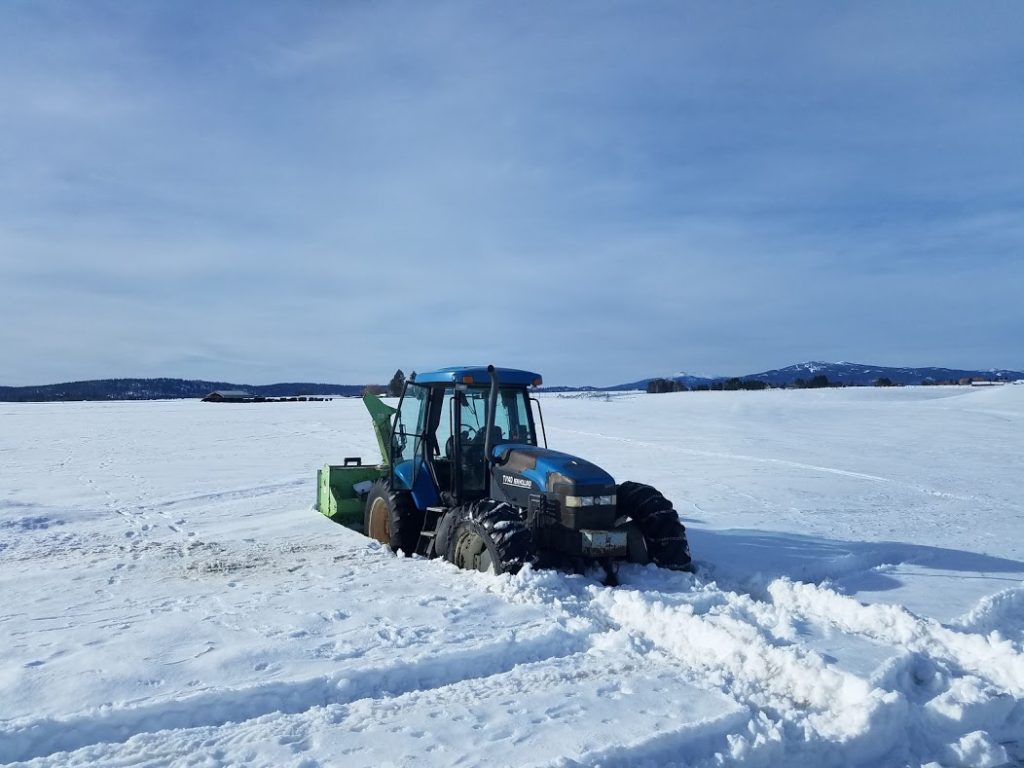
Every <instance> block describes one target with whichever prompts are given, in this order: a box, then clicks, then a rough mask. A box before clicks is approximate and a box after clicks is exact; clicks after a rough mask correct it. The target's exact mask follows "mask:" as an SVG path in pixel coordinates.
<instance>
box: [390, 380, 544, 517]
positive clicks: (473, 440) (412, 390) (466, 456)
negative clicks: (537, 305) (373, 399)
mask: <svg viewBox="0 0 1024 768" xmlns="http://www.w3.org/2000/svg"><path fill="white" fill-rule="evenodd" d="M540 383H541V377H540V375H538V374H536V373H532V372H530V371H520V370H514V369H510V368H497V369H495V368H492V367H488V368H480V367H477V368H469V367H453V368H443V369H441V370H438V371H431V372H428V373H422V374H419V375H416V374H414V375H413V376H411V377H410V379H409V380H408V381H407V382H406V385H405V389H404V391H403V393H402V397H401V400H400V401H399V405H398V410H397V413H396V414H395V416H394V421H393V423H392V428H391V436H390V437H391V440H390V446H389V459H390V461H389V465H390V467H391V478H390V481H391V484H392V487H393V488H396V489H405V490H407V491H410V492H411V493H412V495H413V498H414V500H415V502H416V506H417V507H419V508H420V509H425V508H427V507H430V506H436V505H441V506H445V507H449V506H453V505H456V504H463V503H466V502H470V501H475V500H477V499H482V498H485V497H488V496H492V495H493V493H492V488H491V486H492V478H493V475H492V473H491V471H490V465H491V462H490V461H488V457H491V456H493V455H494V453H495V448H496V447H497V446H502V448H503V449H506V450H507V449H513V448H516V447H522V448H536V447H537V446H538V437H537V427H536V422H535V420H534V415H533V408H532V407H531V405H532V403H531V401H533V402H536V400H535V399H534V398H531V397H530V392H529V388H530V387H534V386H538V385H539V384H540ZM539 412H540V410H539V404H538V413H539Z"/></svg>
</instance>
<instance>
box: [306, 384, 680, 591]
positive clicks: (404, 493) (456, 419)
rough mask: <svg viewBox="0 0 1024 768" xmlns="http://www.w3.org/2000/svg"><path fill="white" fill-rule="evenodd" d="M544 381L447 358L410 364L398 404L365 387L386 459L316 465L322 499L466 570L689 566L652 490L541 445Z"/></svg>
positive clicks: (364, 528) (334, 510)
mask: <svg viewBox="0 0 1024 768" xmlns="http://www.w3.org/2000/svg"><path fill="white" fill-rule="evenodd" d="M540 383H541V377H540V376H539V375H537V374H536V373H531V372H529V371H519V370H514V369H511V368H495V367H494V366H487V367H486V368H480V367H477V368H443V369H441V370H438V371H432V372H430V373H424V374H420V375H419V376H416V375H415V374H414V375H413V376H410V377H409V380H408V381H407V382H406V384H405V389H404V390H403V393H402V397H401V399H400V400H399V403H398V408H397V409H396V408H391V407H390V406H388V405H386V404H384V403H383V402H381V401H380V400H379V399H378V398H376V397H374V396H373V395H366V396H365V397H364V398H363V402H364V403H365V404H366V407H367V409H368V410H369V411H370V416H371V418H372V420H373V426H374V430H375V432H376V433H377V440H378V442H379V443H380V448H381V454H382V461H381V463H380V464H377V465H373V466H367V465H363V464H362V461H361V459H356V458H348V459H345V463H344V464H343V465H341V466H335V465H326V466H325V467H324V468H323V469H321V470H320V471H319V492H318V497H317V507H318V509H319V510H320V511H321V512H322V513H323V514H325V515H327V516H328V517H330V518H331V519H332V520H335V521H337V522H339V523H341V524H343V525H346V526H348V527H350V528H354V529H355V530H358V531H360V532H362V533H364V534H366V535H367V536H369V537H370V538H373V539H376V540H377V541H380V542H382V543H384V544H387V545H388V546H389V547H391V548H392V549H394V550H398V549H401V550H403V551H404V552H407V553H416V554H419V555H423V556H424V557H443V558H445V559H446V560H448V561H449V562H452V563H454V564H455V565H457V566H459V567H461V568H467V569H470V570H480V571H493V572H494V573H509V572H511V573H514V572H515V571H518V570H519V569H520V568H521V567H522V566H523V565H525V564H526V563H532V564H534V565H538V566H542V567H543V566H555V567H565V568H571V569H573V570H584V569H585V568H587V567H588V566H592V565H595V564H599V565H601V566H602V567H603V568H604V570H605V573H606V576H607V583H615V581H616V577H615V574H616V571H617V568H618V563H620V562H622V561H628V562H636V563H652V562H653V563H655V564H656V565H659V566H661V567H664V568H671V569H674V570H690V568H691V563H690V549H689V545H688V544H687V541H686V531H685V529H684V528H683V525H682V523H681V522H680V521H679V516H678V515H677V514H676V512H675V510H674V509H673V508H672V504H671V503H670V502H669V501H668V500H667V499H665V497H664V496H662V495H661V493H659V492H658V491H656V490H655V489H654V488H652V487H651V486H649V485H643V484H640V483H633V482H623V483H618V484H616V483H615V481H614V480H613V479H612V477H611V475H609V474H608V473H607V472H605V471H604V470H602V469H600V468H599V467H597V466H595V465H594V464H591V463H590V462H588V461H584V460H583V459H580V458H577V457H575V456H570V455H568V454H565V453H560V452H558V451H553V450H550V449H548V448H547V438H546V435H545V431H544V421H543V414H542V413H541V410H540V403H539V402H538V401H537V399H536V398H532V397H530V392H529V390H530V387H536V386H539V385H540ZM533 406H536V413H537V415H538V416H539V419H540V429H541V432H540V435H541V437H542V438H543V442H544V447H540V442H539V441H538V433H537V421H536V420H535V418H534V407H533Z"/></svg>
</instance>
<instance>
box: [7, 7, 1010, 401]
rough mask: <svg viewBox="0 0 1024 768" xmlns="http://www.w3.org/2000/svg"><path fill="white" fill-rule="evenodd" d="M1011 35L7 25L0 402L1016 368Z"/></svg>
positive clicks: (117, 14)
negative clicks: (517, 379)
mask: <svg viewBox="0 0 1024 768" xmlns="http://www.w3.org/2000/svg"><path fill="white" fill-rule="evenodd" d="M1021 29H1024V6H1022V5H1020V4H1019V3H1016V2H980V3H967V2H963V3H947V2H917V3H900V2H893V3H877V4H866V3H863V4H853V3H770V4H769V3H761V4H744V3H731V2H726V3H680V2H603V3H578V2H560V3H548V2H539V1H530V0H527V1H526V2H515V3H512V2H509V3H480V2H431V3H421V2H406V3H391V2H348V3H345V2H332V3H327V2H323V3H317V2H302V3H288V4H285V3H259V2H213V3H207V2H173V3H172V2H169V3H156V2H141V3H126V2H111V3H105V2H17V1H14V2H5V3H3V4H2V5H0V35H2V44H0V104H3V108H2V110H0V384H7V385H19V384H41V383H49V382H54V381H65V380H71V379H88V378H106V377H115V376H181V377H188V378H210V379H218V380H228V381H236V382H245V383H267V382H273V381H282V380H291V381H296V380H304V381H332V382H345V383H349V382H351V383H359V382H365V381H380V380H386V379H387V378H389V377H390V375H391V373H393V372H394V370H395V368H397V367H401V368H403V369H404V370H405V371H407V372H408V371H410V370H425V369H427V368H432V367H438V366H443V365H450V364H462V363H474V364H476V363H487V362H494V363H496V364H500V365H506V366H514V367H525V368H531V369H535V370H540V371H541V372H543V373H544V374H545V379H546V381H547V382H548V383H569V384H571V383H593V384H613V383H617V382H620V381H625V380H631V379H635V378H639V377H641V376H646V375H659V374H666V373H672V372H675V371H679V370H687V371H691V372H696V373H709V374H742V373H749V372H754V371H758V370H763V369H766V368H773V367H780V366H783V365H788V364H790V363H794V362H799V361H803V360H809V359H826V360H854V361H858V362H870V363H877V364H883V365H886V364H894V365H897V364H898V365H948V366H953V367H979V368H988V367H996V366H998V367H1009V368H1016V369H1024V344H1022V343H1021V339H1022V338H1024V301H1022V295H1024V138H1022V137H1024V35H1021V34H1020V30H1021Z"/></svg>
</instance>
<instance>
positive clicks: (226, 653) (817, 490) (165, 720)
mask: <svg viewBox="0 0 1024 768" xmlns="http://www.w3.org/2000/svg"><path fill="white" fill-rule="evenodd" d="M544 415H545V418H546V421H547V433H548V436H549V439H550V441H551V444H552V447H557V448H559V449H561V450H565V451H568V452H570V453H575V454H578V455H581V456H584V457H586V458H588V459H590V460H592V461H594V462H595V463H597V464H598V465H600V466H602V467H604V468H605V469H607V470H609V471H610V472H611V473H612V474H613V475H614V476H615V477H616V478H617V479H619V480H624V479H633V480H641V481H644V482H650V483H652V484H653V485H656V486H657V487H659V488H660V489H661V490H662V491H663V492H664V493H665V494H666V496H668V497H669V498H670V499H672V500H673V501H674V503H675V505H676V508H677V509H678V510H679V512H680V514H681V515H682V517H683V519H684V522H686V524H687V526H688V530H689V533H690V541H691V549H692V551H693V553H694V556H695V558H696V559H697V562H698V572H697V573H696V574H693V575H690V574H680V573H670V572H664V571H659V570H658V569H656V568H653V567H639V566H626V567H624V568H623V570H622V572H621V574H620V576H621V580H622V582H623V583H622V585H621V586H619V587H616V588H608V587H603V586H601V584H600V580H599V575H598V574H587V575H568V574H563V573H558V572H551V571H535V570H530V569H527V570H526V571H524V572H523V573H521V574H519V575H517V576H515V577H508V576H505V577H494V576H490V575H487V574H476V573H467V572H462V571H458V570H456V569H454V568H453V567H451V566H450V565H448V564H446V563H443V562H439V561H425V560H422V559H419V558H411V559H410V558H404V557H396V556H395V555H393V554H391V553H389V552H387V551H385V550H384V549H383V548H382V547H380V546H379V545H377V544H376V543H374V542H370V541H368V540H367V539H365V538H363V537H361V536H359V535H358V534H355V533H353V532H352V531H349V530H347V529H345V528H342V527H340V526H337V525H334V524H332V523H331V522H330V521H328V520H326V519H325V518H323V517H322V516H321V515H319V514H317V513H316V512H315V511H313V509H312V501H313V496H314V494H315V471H316V468H317V467H318V466H320V465H322V464H323V463H324V462H325V461H330V460H335V461H337V460H340V458H342V457H344V456H355V455H362V456H363V457H364V458H365V459H368V460H369V459H372V458H374V457H375V455H376V443H375V439H374V437H373V433H372V430H371V428H370V422H369V417H368V416H367V415H366V413H365V411H364V409H363V406H362V404H361V403H360V402H359V401H357V400H344V399H340V400H334V401H332V402H323V403H266V404H255V405H229V404H224V405H221V404H217V405H215V404H207V403H199V402H195V401H176V402H156V403H152V402H150V403H138V402H135V403H52V404H0V467H2V472H0V589H2V593H3V595H4V599H3V601H2V603H0V637H2V638H3V639H4V642H3V644H2V645H0V660H2V663H0V763H4V764H7V763H16V764H20V763H27V764H29V765H33V766H43V765H90V766H91V765H111V766H112V765H126V764H131V765H172V764H173V765H178V764H181V765H204V766H205V765H209V766H216V765H239V764H246V765H268V766H269V765H275V766H278V765H291V766H315V765H345V766H379V765H417V766H419V765H427V766H431V765H433V766H448V765H538V766H540V765H543V766H589V765H656V766H662V765H688V766H707V767H710V766H733V765H742V766H771V765H786V766H876V765H878V766H904V765H915V766H917V765H931V766H1001V765H1017V766H1019V765H1024V745H1022V743H1021V741H1022V735H1024V618H1022V616H1024V536H1022V535H1021V534H1022V527H1024V525H1022V521H1024V502H1022V501H1021V494H1020V489H1021V479H1022V478H1024V429H1022V426H1024V388H1020V387H1000V388H992V389H972V388H969V387H923V388H914V387H905V388H893V389H888V388H886V389H873V388H871V389H867V388H866V389H839V390H832V389H830V390H789V391H762V392H690V393H679V394H665V395H644V394H624V395H619V396H610V397H601V398H573V397H558V396H544Z"/></svg>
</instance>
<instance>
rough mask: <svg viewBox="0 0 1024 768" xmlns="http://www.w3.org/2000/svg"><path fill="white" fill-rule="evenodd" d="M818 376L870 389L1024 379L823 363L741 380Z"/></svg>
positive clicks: (778, 381) (1001, 373)
mask: <svg viewBox="0 0 1024 768" xmlns="http://www.w3.org/2000/svg"><path fill="white" fill-rule="evenodd" d="M815 376H826V377H828V380H829V381H830V382H832V383H839V384H845V385H847V386H870V385H872V384H874V383H875V382H876V381H878V379H882V378H884V379H889V381H891V382H892V383H893V384H935V383H937V382H945V381H953V382H957V381H960V380H961V379H968V378H985V379H993V380H1003V381H1007V380H1009V381H1013V380H1015V379H1019V378H1024V373H1021V372H1020V371H1007V370H989V371H978V370H965V369H961V368H890V367H886V366H881V365H865V364H863V363H846V362H840V363H823V362H808V363H798V364H796V365H790V366H788V367H786V368H777V369H774V370H771V371H762V372H761V373H752V374H748V375H747V376H741V377H740V378H741V379H755V380H757V381H764V382H767V383H768V384H771V385H772V386H775V387H777V386H780V385H783V384H787V385H788V384H792V383H793V382H794V381H796V380H797V379H804V380H805V381H809V380H810V379H812V378H813V377H815Z"/></svg>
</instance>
